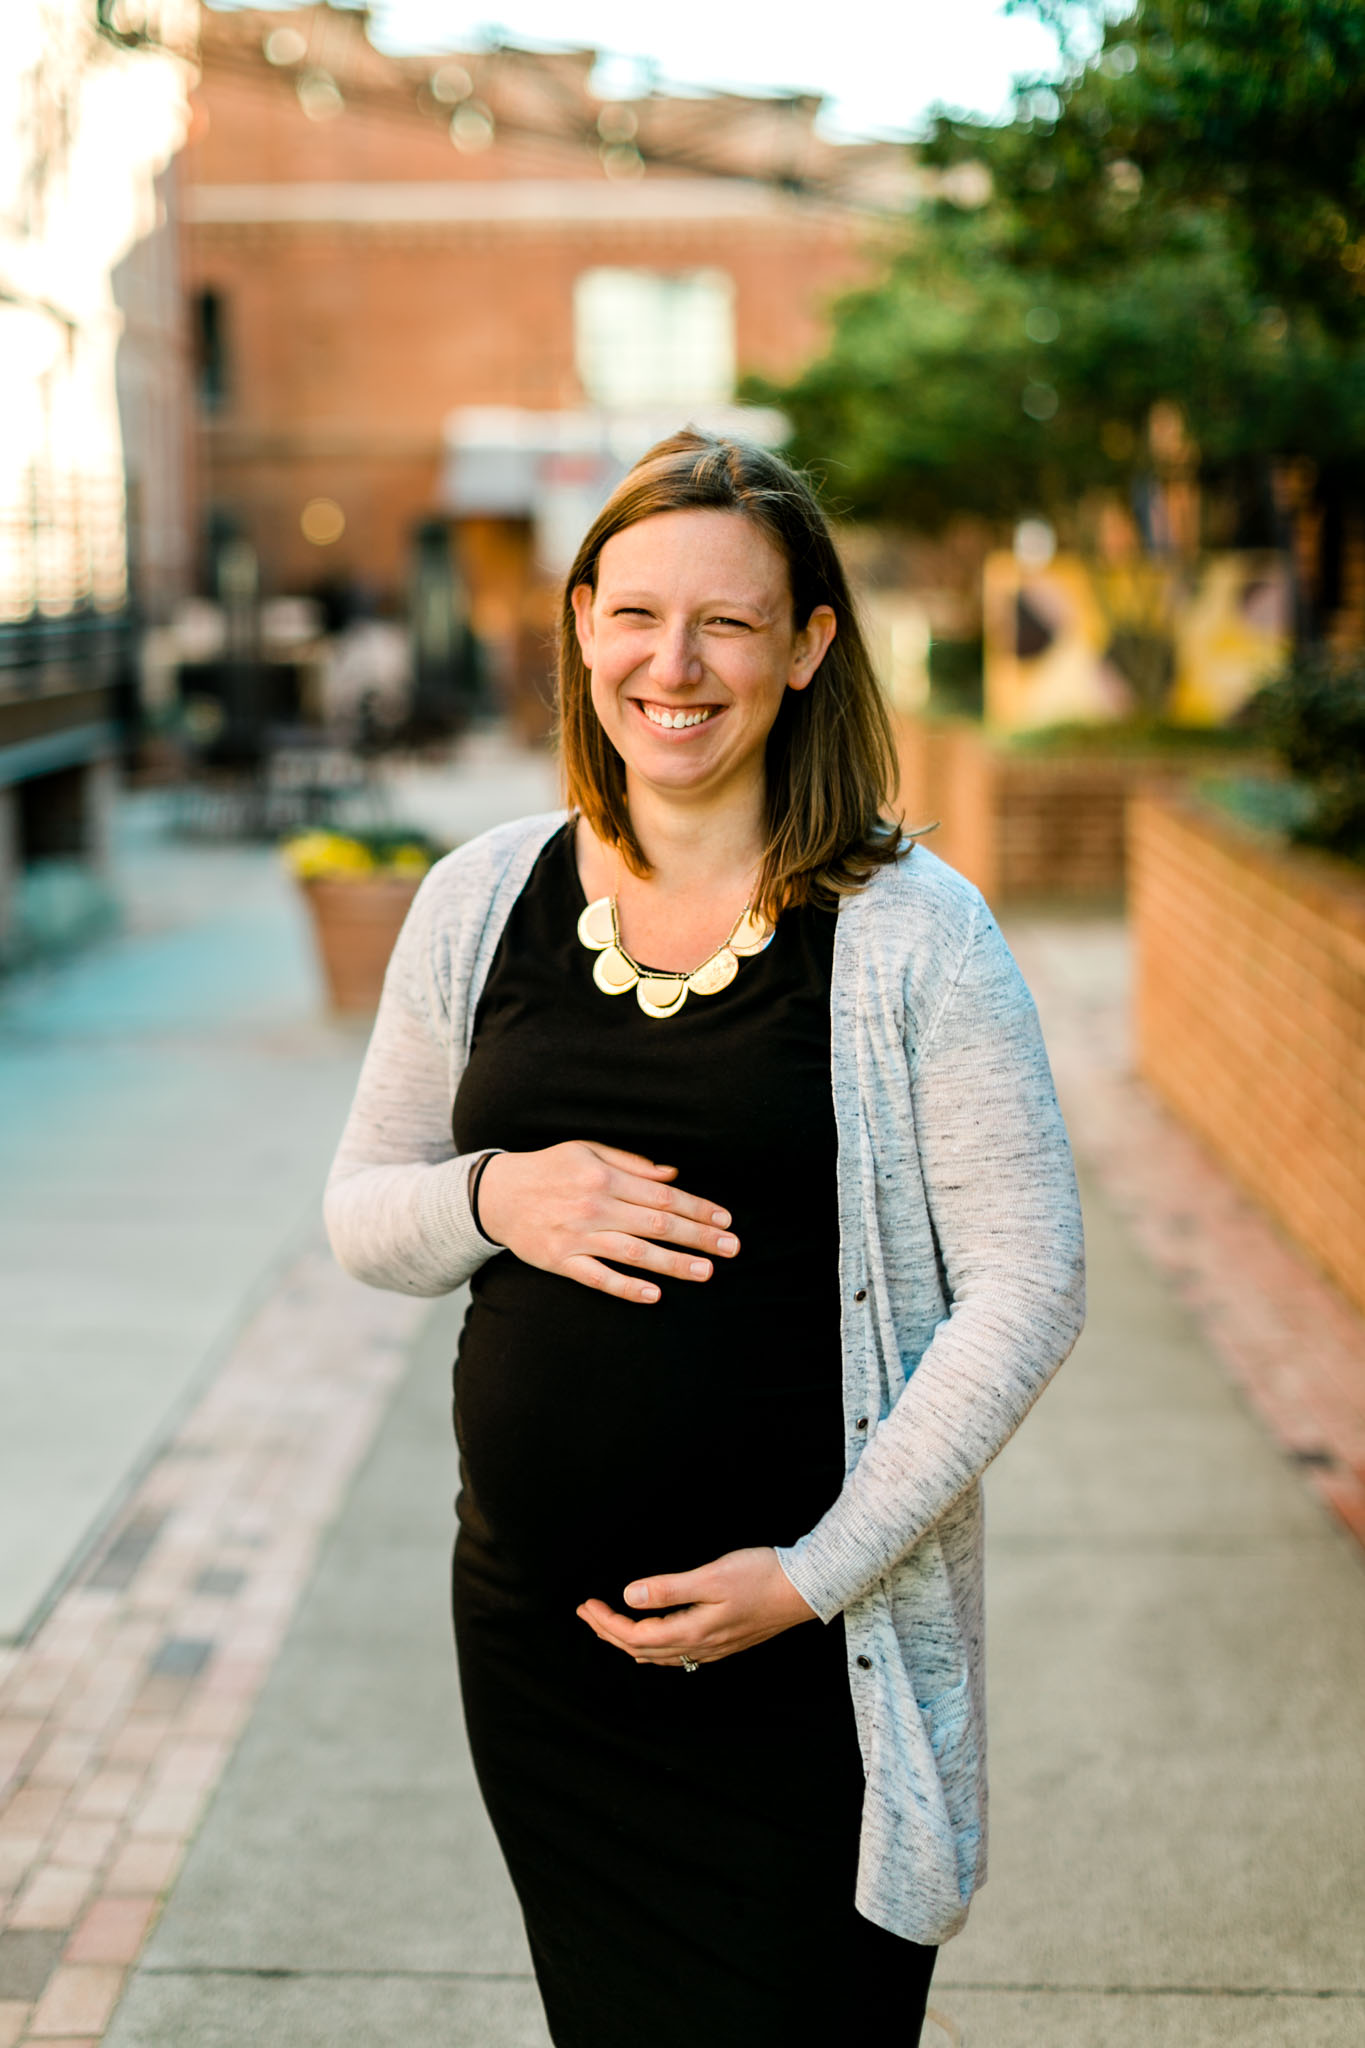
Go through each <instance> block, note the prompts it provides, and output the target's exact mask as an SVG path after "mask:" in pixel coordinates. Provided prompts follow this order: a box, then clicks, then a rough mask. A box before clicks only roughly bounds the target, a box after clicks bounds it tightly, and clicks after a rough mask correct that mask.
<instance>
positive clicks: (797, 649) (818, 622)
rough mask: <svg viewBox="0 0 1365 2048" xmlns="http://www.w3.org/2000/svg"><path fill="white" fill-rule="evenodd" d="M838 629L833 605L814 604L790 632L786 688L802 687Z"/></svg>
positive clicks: (820, 660) (817, 665)
mask: <svg viewBox="0 0 1365 2048" xmlns="http://www.w3.org/2000/svg"><path fill="white" fill-rule="evenodd" d="M838 629H839V622H838V620H837V619H836V618H835V616H834V607H833V606H832V605H828V604H818V605H816V607H815V610H814V611H813V612H812V613H811V615H810V617H809V618H808V619H807V620H806V623H805V625H804V626H803V627H802V628H801V630H800V632H799V633H797V634H795V635H794V636H793V640H792V659H791V667H790V669H789V670H788V672H787V688H788V689H789V690H804V689H805V687H806V685H807V683H809V682H810V680H811V678H812V676H813V675H814V674H815V671H816V670H817V669H818V668H819V666H820V664H821V662H822V661H823V660H824V658H825V656H826V655H827V654H828V653H829V650H830V647H831V645H832V643H833V640H834V635H835V634H836V632H837V631H838ZM580 637H581V636H580Z"/></svg>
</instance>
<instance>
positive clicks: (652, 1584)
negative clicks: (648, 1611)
mask: <svg viewBox="0 0 1365 2048" xmlns="http://www.w3.org/2000/svg"><path fill="white" fill-rule="evenodd" d="M708 1595H709V1597H710V1604H715V1597H716V1587H715V1583H714V1581H713V1579H712V1577H711V1569H710V1567H709V1566H708V1565H701V1566H699V1567H698V1568H697V1570H696V1571H692V1572H665V1573H664V1574H663V1575H662V1576H659V1575H656V1576H655V1577H654V1578H652V1579H632V1580H631V1582H630V1584H629V1585H628V1586H627V1587H626V1590H625V1592H624V1594H623V1595H622V1598H623V1599H624V1600H625V1603H626V1605H627V1607H689V1606H691V1605H692V1604H693V1603H694V1602H704V1601H707V1599H708Z"/></svg>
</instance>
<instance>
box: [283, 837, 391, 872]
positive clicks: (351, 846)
mask: <svg viewBox="0 0 1365 2048" xmlns="http://www.w3.org/2000/svg"><path fill="white" fill-rule="evenodd" d="M284 857H285V860H286V861H287V862H288V864H289V866H290V867H291V868H292V870H293V872H294V873H295V874H296V875H297V876H298V878H299V880H300V881H301V882H315V881H343V880H348V879H352V878H355V877H359V876H362V875H372V874H373V873H374V872H375V862H374V857H373V855H372V854H371V853H370V852H369V850H368V848H366V847H364V846H362V845H361V844H360V841H359V840H358V839H351V838H349V837H348V836H347V834H346V833H344V832H300V833H299V834H298V835H297V837H295V838H293V839H290V840H288V841H287V842H286V844H285V847H284Z"/></svg>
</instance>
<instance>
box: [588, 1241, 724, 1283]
mask: <svg viewBox="0 0 1365 2048" xmlns="http://www.w3.org/2000/svg"><path fill="white" fill-rule="evenodd" d="M592 1243H593V1249H594V1250H595V1251H596V1252H598V1253H599V1254H600V1255H601V1257H602V1258H604V1259H618V1260H620V1262H621V1264H622V1265H625V1266H644V1267H645V1268H646V1270H647V1271H648V1272H651V1273H663V1274H666V1275H667V1276H668V1278H669V1279H672V1280H709V1279H710V1278H711V1274H712V1271H713V1270H714V1269H713V1267H712V1265H711V1261H710V1260H709V1259H699V1258H697V1257H696V1256H695V1255H694V1254H692V1253H690V1252H669V1251H665V1250H664V1249H663V1247H662V1245H657V1244H651V1243H650V1242H649V1239H648V1238H645V1237H629V1236H627V1235H626V1233H625V1232H624V1231H621V1230H601V1231H598V1233H597V1234H596V1236H595V1237H594V1238H593V1240H592Z"/></svg>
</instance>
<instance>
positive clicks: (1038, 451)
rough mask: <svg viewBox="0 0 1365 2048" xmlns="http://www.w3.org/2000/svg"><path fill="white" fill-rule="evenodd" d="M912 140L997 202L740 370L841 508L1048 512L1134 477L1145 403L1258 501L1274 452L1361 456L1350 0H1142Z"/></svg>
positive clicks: (927, 227)
mask: <svg viewBox="0 0 1365 2048" xmlns="http://www.w3.org/2000/svg"><path fill="white" fill-rule="evenodd" d="M1021 4H1033V5H1034V7H1035V11H1040V12H1049V11H1051V12H1054V13H1058V14H1060V15H1062V16H1063V17H1065V16H1066V15H1067V14H1068V13H1069V12H1074V11H1075V10H1069V9H1068V8H1066V7H1065V6H1061V5H1053V4H1051V0H1021ZM923 154H924V156H925V157H926V159H927V160H928V161H929V162H930V163H931V164H935V165H938V166H940V167H942V168H944V169H951V168H952V167H953V166H955V165H960V164H962V163H964V162H972V163H975V164H977V165H984V166H985V167H986V168H987V169H988V170H989V173H990V180H991V186H992V195H993V196H992V197H991V198H990V199H989V201H988V203H986V204H985V205H983V206H981V207H979V208H976V209H971V208H967V207H964V206H960V205H957V204H953V203H951V202H950V201H949V200H948V199H947V198H940V199H937V200H934V201H931V202H928V203H926V204H925V205H924V206H923V207H922V208H921V209H920V210H919V212H918V213H916V214H915V215H914V216H913V217H912V218H911V220H910V221H909V223H908V224H907V227H906V230H905V233H904V237H903V240H902V243H901V245H900V246H899V247H898V248H896V249H895V250H894V251H893V253H892V254H891V255H890V257H889V258H888V260H887V263H886V267H885V271H884V274H883V276H882V277H881V279H880V280H879V281H878V282H877V283H876V284H874V285H872V286H870V287H868V288H867V289H865V290H862V291H859V292H855V293H853V294H851V295H849V296H848V297H846V298H845V299H843V300H842V301H841V302H840V303H839V304H838V306H837V307H836V309H835V317H834V322H833V332H832V338H831V343H830V346H829V349H828V351H827V353H826V354H825V355H824V356H823V357H822V358H821V359H820V360H819V361H817V362H815V363H813V364H811V365H810V366H809V367H808V368H807V369H806V370H805V372H804V373H803V374H802V375H800V376H799V377H797V378H796V379H795V380H794V381H793V382H792V383H790V384H789V385H787V386H785V387H781V386H774V385H771V384H763V383H760V382H758V381H757V380H751V381H750V383H749V386H748V395H750V396H753V397H756V398H761V399H763V400H764V401H766V402H769V403H774V404H777V405H779V406H781V407H783V408H784V409H785V410H786V411H787V413H788V414H789V416H790V417H791V418H792V420H793V422H794V426H795V435H794V444H793V452H794V453H795V454H796V455H797V457H798V458H799V459H800V460H802V461H804V462H806V463H808V464H811V465H813V466H815V467H816V468H817V469H818V470H823V472H824V474H825V478H826V483H827V487H828V491H829V494H830V496H831V498H832V499H833V500H834V501H835V502H836V503H838V504H840V505H842V506H843V507H844V508H846V509H847V510H848V511H850V512H852V513H854V514H855V515H858V514H861V515H867V516H876V517H891V518H895V519H900V520H904V521H906V522H908V523H910V524H912V525H915V526H919V527H925V528H934V527H938V526H941V525H942V524H943V523H944V522H945V521H946V520H948V519H949V518H951V517H953V516H954V515H958V514H963V513H967V514H976V515H978V516H981V517H984V518H987V519H990V520H1007V519H1012V518H1015V517H1018V516H1019V515H1020V514H1021V513H1025V512H1028V511H1043V512H1047V513H1049V514H1050V515H1051V516H1053V518H1054V519H1055V518H1057V517H1058V516H1059V515H1063V514H1065V512H1066V511H1067V510H1068V509H1069V508H1071V507H1074V505H1075V504H1076V502H1077V500H1078V499H1079V498H1080V497H1081V496H1082V495H1083V494H1084V493H1085V492H1087V491H1090V490H1093V489H1097V488H1098V489H1104V488H1108V489H1115V488H1118V489H1127V488H1128V487H1129V486H1130V485H1131V483H1132V481H1133V479H1134V478H1135V477H1136V476H1137V475H1139V474H1141V473H1142V472H1143V471H1144V470H1149V469H1150V467H1151V458H1150V453H1149V450H1148V444H1147V428H1148V421H1149V418H1150V415H1151V409H1152V407H1153V406H1154V405H1155V404H1157V403H1158V402H1159V401H1169V402H1171V403H1173V404H1174V405H1176V406H1177V407H1179V409H1180V411H1181V413H1182V414H1183V416H1184V419H1185V422H1186V424H1187V427H1188V430H1189V433H1190V435H1191V437H1192V439H1193V441H1194V443H1195V445H1196V446H1197V449H1198V451H1199V458H1200V461H1201V464H1202V465H1203V468H1204V471H1205V473H1206V475H1210V476H1211V477H1213V478H1215V479H1217V478H1219V477H1223V478H1231V477H1239V478H1243V479H1246V478H1252V479H1255V484H1254V488H1255V490H1256V491H1258V492H1259V493H1260V495H1261V497H1262V498H1263V499H1264V497H1265V496H1266V491H1267V486H1266V477H1267V464H1268V462H1269V460H1270V459H1271V458H1272V457H1275V456H1278V455H1287V454H1292V455H1298V456H1307V457H1309V458H1311V459H1314V460H1317V461H1319V462H1323V463H1332V464H1337V465H1339V464H1342V463H1347V464H1349V463H1351V462H1353V461H1365V4H1362V0H1349V4H1348V0H1297V4H1296V0H1217V4H1214V5H1208V6H1199V5H1196V4H1194V0H1139V4H1138V6H1137V7H1136V9H1135V10H1134V11H1133V12H1132V13H1131V14H1130V15H1128V16H1127V17H1125V18H1124V19H1123V20H1122V21H1121V22H1117V23H1114V22H1111V23H1109V24H1108V26H1107V27H1106V29H1105V30H1104V33H1103V41H1102V45H1101V47H1100V48H1099V51H1098V54H1097V55H1096V56H1095V58H1094V59H1093V60H1092V61H1091V62H1090V63H1088V64H1086V65H1084V66H1079V67H1077V68H1076V69H1075V70H1074V72H1073V73H1072V74H1071V75H1070V76H1069V77H1068V78H1067V79H1065V80H1063V81H1062V82H1061V83H1060V84H1057V85H1055V87H1054V86H1049V87H1047V88H1046V89H1044V88H1043V87H1042V86H1040V85H1038V84H1036V83H1035V84H1033V85H1025V86H1023V87H1021V90H1020V94H1019V100H1018V111H1017V115H1016V118H1015V119H1014V120H1013V121H1011V122H1008V123H1006V124H1004V125H1002V126H992V125H990V124H986V123H982V122H964V121H958V120H953V119H949V118H947V117H944V118H942V119H940V120H939V121H938V122H937V123H936V124H935V126H934V129H933V132H932V133H931V135H930V137H929V140H928V142H927V144H926V146H925V149H924V152H923ZM950 189H951V188H950ZM1357 257H1359V264H1360V267H1359V268H1358V269H1356V268H1353V267H1352V266H1353V265H1355V264H1356V261H1357Z"/></svg>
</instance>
